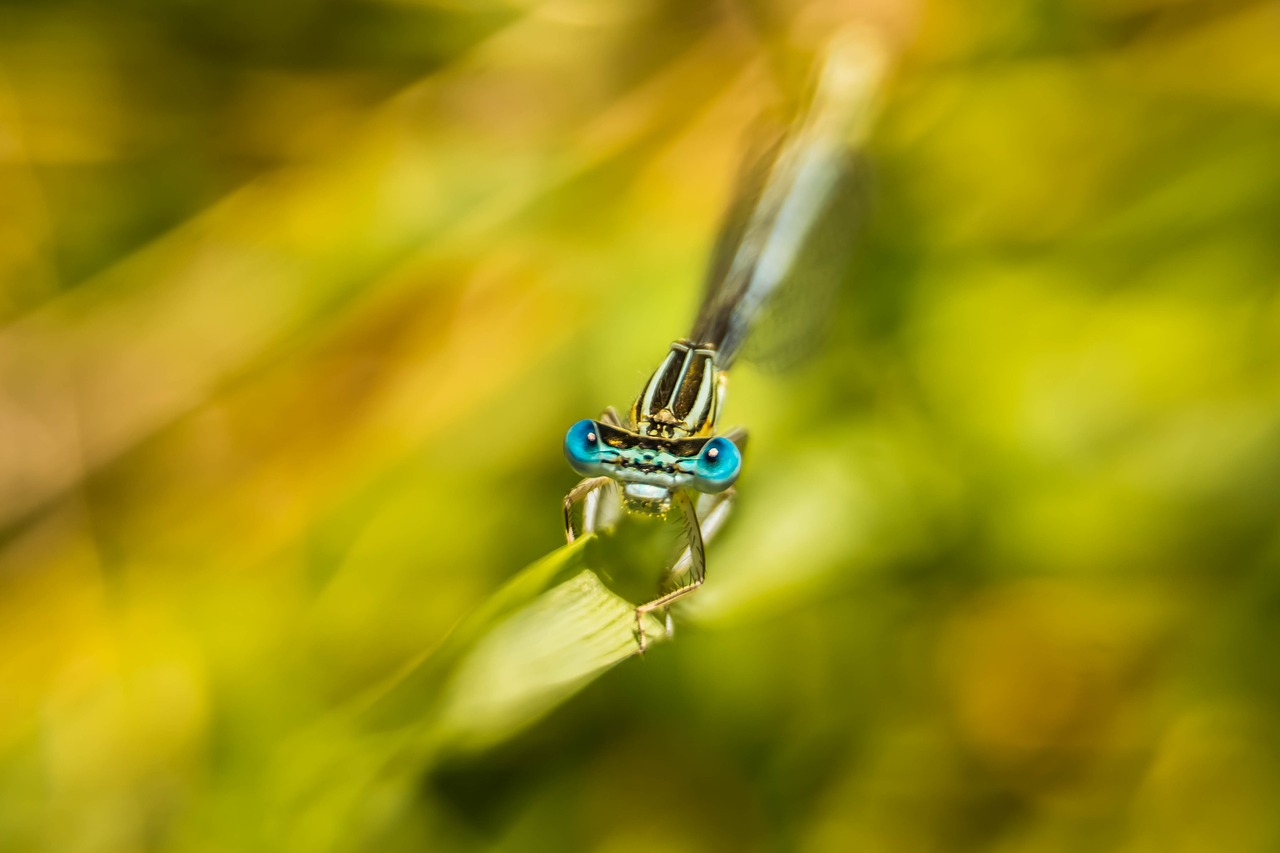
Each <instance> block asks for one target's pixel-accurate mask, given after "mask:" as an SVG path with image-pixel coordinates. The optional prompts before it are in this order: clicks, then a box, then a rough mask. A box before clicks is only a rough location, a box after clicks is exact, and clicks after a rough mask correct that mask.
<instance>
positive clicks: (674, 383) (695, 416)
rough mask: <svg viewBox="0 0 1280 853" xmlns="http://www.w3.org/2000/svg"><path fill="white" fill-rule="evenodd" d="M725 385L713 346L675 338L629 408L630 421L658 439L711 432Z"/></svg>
mask: <svg viewBox="0 0 1280 853" xmlns="http://www.w3.org/2000/svg"><path fill="white" fill-rule="evenodd" d="M724 385H725V383H724V371H722V370H720V369H718V368H717V366H716V348H715V346H714V345H711V344H697V343H693V342H692V341H683V340H682V341H675V342H673V343H672V344H671V349H670V351H669V352H668V353H667V357H666V359H664V360H663V362H662V365H661V366H660V367H659V368H658V369H657V370H656V371H654V374H653V376H652V377H650V378H649V381H648V382H647V383H646V384H645V386H644V390H643V391H641V392H640V396H639V397H637V398H636V402H635V405H633V406H632V407H631V422H632V423H633V424H635V427H636V431H637V432H638V433H640V435H647V436H654V437H657V438H689V437H694V436H703V435H711V434H712V433H714V432H715V428H716V417H717V415H718V414H719V410H720V403H721V397H723V395H724Z"/></svg>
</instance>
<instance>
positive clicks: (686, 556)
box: [668, 489, 737, 577]
mask: <svg viewBox="0 0 1280 853" xmlns="http://www.w3.org/2000/svg"><path fill="white" fill-rule="evenodd" d="M705 497H707V498H710V503H709V504H708V506H709V507H710V508H709V509H707V511H706V512H704V513H703V514H702V523H701V525H699V526H700V527H701V529H702V544H703V545H704V546H705V545H710V544H711V540H712V539H715V538H716V534H717V533H719V532H720V528H722V527H724V523H725V521H727V520H728V518H729V513H730V512H731V511H732V510H733V500H734V498H735V497H737V492H736V491H735V490H734V489H729V490H727V491H724V492H721V493H720V494H718V495H706V496H705ZM692 562H693V548H692V547H686V548H685V549H684V551H683V553H681V554H680V559H678V560H676V562H675V565H673V566H672V567H671V571H670V572H668V574H669V575H670V576H671V577H676V576H678V575H681V574H684V573H685V572H686V571H688V570H689V566H690V564H691V563H692Z"/></svg>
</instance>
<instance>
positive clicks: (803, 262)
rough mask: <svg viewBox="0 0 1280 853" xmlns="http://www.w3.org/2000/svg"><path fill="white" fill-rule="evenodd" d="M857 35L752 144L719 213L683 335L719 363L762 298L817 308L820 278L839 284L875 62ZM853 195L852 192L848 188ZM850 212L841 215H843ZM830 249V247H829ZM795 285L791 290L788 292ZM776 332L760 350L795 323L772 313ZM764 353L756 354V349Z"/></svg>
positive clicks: (736, 346) (737, 344)
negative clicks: (780, 122)
mask: <svg viewBox="0 0 1280 853" xmlns="http://www.w3.org/2000/svg"><path fill="white" fill-rule="evenodd" d="M874 47H878V45H868V43H867V42H866V41H865V40H853V41H850V40H848V39H844V40H837V41H836V42H834V43H833V45H832V48H831V50H830V51H829V52H828V55H827V57H826V60H825V62H824V63H823V66H822V73H821V75H820V77H819V80H818V85H817V87H816V90H815V92H814V95H813V97H812V99H811V100H810V102H809V108H808V110H807V111H806V112H805V113H804V114H803V116H802V117H801V119H800V120H798V121H796V122H795V123H794V124H793V125H792V126H791V127H790V128H789V129H788V130H787V131H786V133H784V134H781V136H780V138H778V140H777V141H776V142H769V141H767V138H766V141H764V142H759V141H758V142H757V143H756V144H755V146H754V148H755V151H756V153H754V154H753V156H752V157H751V158H749V160H748V163H749V165H748V167H747V168H745V169H744V170H743V172H742V177H741V184H740V188H739V190H738V191H737V192H736V193H735V198H734V202H733V204H732V205H731V206H730V210H729V213H728V215H727V216H726V219H725V224H724V226H723V228H722V231H721V234H720V237H719V239H718V240H717V245H716V250H715V252H714V254H713V260H712V264H711V270H710V274H709V276H708V278H707V284H706V289H705V291H704V294H703V299H702V304H701V306H700V308H699V311H698V316H697V320H696V321H695V322H694V327H693V332H692V334H691V337H692V338H693V339H694V340H696V341H698V342H706V343H713V344H715V345H716V346H717V347H718V348H719V350H720V358H719V359H718V362H719V363H720V365H721V366H722V367H728V366H729V365H730V364H732V363H733V361H734V359H735V358H736V357H737V355H738V353H739V351H740V350H741V348H742V346H743V344H744V342H745V341H746V339H747V337H748V335H749V334H750V333H751V331H752V329H753V327H754V326H755V325H756V320H757V318H758V317H760V316H761V314H762V313H763V311H764V309H765V308H766V306H768V307H770V308H771V309H772V307H773V303H775V302H778V301H779V300H778V297H779V296H780V294H782V293H784V292H786V293H788V295H787V296H786V297H784V298H783V299H782V300H781V301H780V303H779V304H786V303H790V304H791V305H792V306H793V307H794V308H795V315H796V317H803V316H805V315H807V314H810V313H816V314H818V315H821V314H822V313H823V312H822V311H821V310H820V308H819V310H818V311H817V312H812V311H811V310H809V309H806V308H805V306H806V305H810V304H812V305H817V306H821V303H822V299H823V297H822V295H821V293H820V291H821V290H822V285H823V283H824V282H827V283H828V287H830V286H831V284H832V283H834V284H835V285H838V283H839V280H840V277H841V271H842V270H843V269H844V267H845V266H846V264H845V263H841V262H840V258H841V256H844V258H845V261H846V262H847V250H848V247H850V246H851V244H852V239H851V235H852V226H853V223H854V222H855V221H856V216H854V214H856V212H857V210H858V205H857V204H856V203H855V202H854V201H853V199H856V193H852V187H853V186H854V184H853V183H852V182H851V179H852V176H853V174H854V173H855V172H856V170H855V169H852V164H853V157H852V152H853V151H854V150H855V149H856V142H857V140H858V139H859V138H860V136H861V128H863V127H864V126H865V124H866V122H867V119H868V114H869V112H870V102H871V97H872V94H873V92H874V90H875V88H876V84H877V83H878V81H879V78H880V72H881V71H882V68H883V59H882V53H880V52H879V51H878V50H875V49H873V48H874ZM851 193H852V194H851ZM851 216H852V217H853V218H852V219H849V218H847V217H851ZM833 250H834V251H833ZM793 288H794V291H795V293H794V296H792V295H790V293H791V291H792V289H793ZM779 322H780V324H781V325H780V327H779V328H782V329H785V328H786V327H796V328H799V329H800V331H798V332H793V333H788V332H785V331H784V332H782V333H781V335H780V336H779V338H778V340H777V341H775V342H774V343H773V344H769V342H767V341H766V342H765V344H764V347H765V349H766V350H773V351H774V354H775V355H777V356H780V355H781V353H782V352H784V351H785V350H786V349H787V348H788V346H790V344H787V343H785V341H784V339H790V338H791V337H792V335H793V334H799V335H800V336H801V337H803V326H804V323H803V322H801V321H800V320H798V319H794V318H793V319H789V318H787V317H785V316H783V317H780V318H779ZM762 354H763V353H762Z"/></svg>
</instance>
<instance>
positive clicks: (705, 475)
mask: <svg viewBox="0 0 1280 853" xmlns="http://www.w3.org/2000/svg"><path fill="white" fill-rule="evenodd" d="M741 470H742V453H741V452H740V451H739V450H738V447H737V445H735V444H734V443H733V442H732V441H730V440H729V439H727V438H713V439H711V440H710V441H708V442H707V443H706V444H705V445H703V447H702V452H701V453H699V454H698V461H697V462H696V463H695V464H694V472H693V485H694V488H696V489H697V490H698V491H700V492H708V493H714V492H723V491H724V490H725V489H727V488H729V487H730V486H732V485H733V481H734V480H736V479H738V472H739V471H741Z"/></svg>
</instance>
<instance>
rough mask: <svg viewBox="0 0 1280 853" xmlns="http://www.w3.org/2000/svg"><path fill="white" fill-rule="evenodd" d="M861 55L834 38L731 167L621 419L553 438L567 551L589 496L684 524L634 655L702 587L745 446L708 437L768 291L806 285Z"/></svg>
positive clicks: (865, 92)
mask: <svg viewBox="0 0 1280 853" xmlns="http://www.w3.org/2000/svg"><path fill="white" fill-rule="evenodd" d="M874 47H875V46H874V45H871V46H870V47H869V45H868V43H867V42H866V41H865V40H863V39H857V38H855V39H848V38H846V39H844V40H840V39H837V40H834V41H833V45H832V48H831V49H830V50H829V51H828V53H827V55H826V59H825V61H824V62H823V63H822V66H821V72H820V74H819V77H818V83H817V86H816V88H815V91H814V95H813V97H812V100H811V102H810V105H809V108H808V110H807V111H806V112H805V113H804V115H803V117H802V118H801V119H800V120H799V121H797V122H795V123H794V124H793V125H792V126H791V128H790V130H789V131H787V132H786V133H785V134H783V135H782V137H781V138H780V140H779V141H778V142H776V143H775V144H774V145H772V146H770V147H769V149H768V150H767V151H766V153H765V154H764V155H763V156H761V157H760V158H759V162H758V164H756V167H755V168H752V169H748V170H746V171H744V177H743V180H742V181H741V186H740V187H739V190H738V191H737V193H736V194H735V197H736V200H735V203H734V204H733V205H732V206H731V208H730V214H729V215H728V216H727V217H726V220H725V223H724V225H723V226H722V230H721V234H720V237H719V239H718V241H717V251H716V257H715V259H714V261H713V263H712V266H711V272H710V274H709V275H708V277H707V281H706V285H705V290H704V293H703V298H702V303H701V306H700V308H699V310H698V314H697V318H696V320H695V321H694V323H693V328H692V331H691V333H690V334H689V336H688V337H687V338H684V339H681V340H678V341H675V342H673V343H672V344H671V345H670V347H669V348H668V350H667V354H666V357H665V358H664V359H663V361H662V363H661V364H660V365H659V366H658V369H657V370H656V371H654V373H653V375H652V376H651V377H650V378H649V381H648V382H646V383H645V385H644V388H643V389H642V390H641V391H640V394H639V395H638V396H637V397H636V399H635V402H634V403H633V404H632V406H631V409H630V411H629V413H628V415H627V417H626V419H625V420H624V419H623V418H622V417H621V416H620V415H619V414H618V412H617V411H616V410H614V409H612V408H609V409H607V410H606V411H605V412H604V413H603V414H602V415H601V416H600V417H599V418H598V419H595V420H591V419H587V420H581V421H578V422H577V423H575V424H574V425H573V426H572V427H570V428H569V431H568V433H567V434H566V435H565V440H564V454H565V457H566V458H567V459H568V461H569V464H570V466H571V467H572V468H573V469H574V470H575V471H576V472H578V473H579V474H581V475H582V476H583V478H584V479H583V480H582V481H581V482H579V483H578V484H577V485H576V486H575V487H574V488H573V489H572V490H571V491H570V492H569V493H568V494H567V495H566V496H565V499H564V524H565V536H566V538H567V539H568V541H569V542H573V541H574V539H575V537H576V536H577V535H578V534H577V533H576V532H575V530H574V523H573V515H574V512H573V510H574V507H575V506H576V505H577V504H578V503H580V502H581V503H582V504H583V523H582V527H583V532H584V533H586V532H591V531H593V530H594V529H596V527H597V525H598V523H599V519H600V517H601V515H602V507H601V502H602V500H603V499H604V498H605V497H607V496H612V494H613V493H615V492H617V491H618V490H620V496H621V507H622V509H623V511H624V512H629V513H637V514H642V515H649V516H660V517H664V518H665V517H668V516H669V515H671V514H672V513H678V515H679V518H680V520H681V521H682V523H683V529H684V534H685V548H684V551H683V553H682V554H681V556H680V558H679V559H678V560H677V561H676V563H675V564H674V565H673V566H672V567H671V569H670V572H669V577H670V578H671V582H670V588H669V589H668V590H667V591H665V592H663V593H662V594H661V595H659V596H658V597H656V598H654V599H653V600H652V601H649V602H646V603H644V604H641V605H639V606H637V607H636V609H635V619H636V624H635V631H636V637H637V642H638V644H639V646H640V651H641V652H643V651H644V649H645V645H646V642H647V640H646V637H645V633H644V628H643V620H644V617H645V615H646V614H648V613H652V612H654V611H657V610H662V611H664V612H665V613H666V619H665V622H666V629H667V633H668V635H669V634H670V633H671V617H670V612H669V607H670V605H671V604H673V603H674V602H676V601H678V600H679V599H681V598H683V597H685V596H686V595H688V594H690V593H691V592H693V591H694V590H696V589H697V588H698V587H699V586H701V585H702V583H703V581H704V579H705V578H706V567H707V561H706V542H707V540H709V539H710V538H711V537H712V536H714V534H715V532H716V531H717V530H718V529H719V528H720V526H721V525H722V524H723V523H724V521H725V519H726V518H727V516H728V514H729V511H730V509H731V507H732V505H733V501H734V483H735V482H736V481H737V479H738V475H739V474H740V473H741V471H742V460H743V451H744V450H745V448H746V443H747V432H746V430H744V429H742V428H740V427H739V428H734V429H730V430H728V431H726V432H723V433H721V432H720V429H719V421H720V414H721V410H722V409H723V406H724V399H725V389H726V384H727V371H728V370H729V368H730V367H731V366H732V365H733V363H734V360H735V358H736V357H737V356H738V354H739V353H740V352H741V349H742V346H743V344H744V342H745V341H746V339H747V337H748V333H749V332H751V330H752V328H753V326H754V325H755V324H756V320H757V318H758V317H760V316H761V314H762V313H764V312H765V311H766V310H767V309H768V308H769V306H770V304H771V302H773V301H774V300H775V298H776V296H777V294H778V292H779V290H780V289H781V288H782V287H783V286H784V285H785V286H786V287H787V288H788V289H790V288H792V287H793V286H795V287H801V288H803V286H804V284H805V282H804V281H803V278H804V273H805V271H804V270H803V269H798V263H797V262H798V259H799V258H800V257H801V256H802V252H803V250H804V248H805V246H806V244H807V243H809V242H810V241H811V239H812V238H813V236H814V234H815V232H816V231H817V230H818V228H817V227H818V225H819V224H820V223H821V221H822V219H823V217H824V215H826V214H827V213H828V212H829V208H830V207H831V204H830V203H831V201H832V197H833V195H834V193H835V188H836V187H837V186H838V185H839V184H840V182H841V180H842V178H843V177H844V176H845V175H846V174H847V171H848V167H849V165H850V154H851V150H852V145H853V141H854V139H855V138H856V137H857V136H858V134H859V132H860V126H861V124H862V123H863V121H864V120H865V117H866V113H867V111H868V110H867V108H868V101H869V99H870V93H871V90H872V89H873V88H874V86H873V84H874V82H875V80H876V79H877V78H878V71H879V68H880V65H879V59H880V54H879V53H878V52H877V51H876V50H875V49H874ZM793 281H794V282H795V284H794V285H793V284H792V282H793ZM699 505H701V513H700V512H699Z"/></svg>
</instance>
